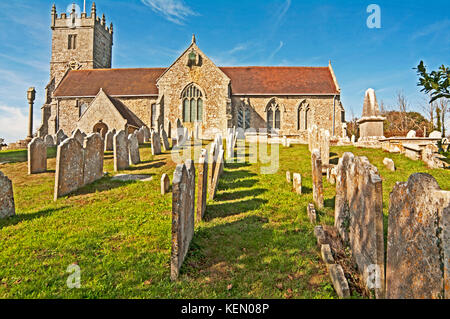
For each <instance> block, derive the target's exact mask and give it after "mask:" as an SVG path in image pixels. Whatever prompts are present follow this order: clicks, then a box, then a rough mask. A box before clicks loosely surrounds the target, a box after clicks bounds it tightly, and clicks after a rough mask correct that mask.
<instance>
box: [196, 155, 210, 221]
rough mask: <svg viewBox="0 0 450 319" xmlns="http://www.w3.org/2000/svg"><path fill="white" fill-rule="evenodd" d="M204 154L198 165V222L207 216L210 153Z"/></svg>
mask: <svg viewBox="0 0 450 319" xmlns="http://www.w3.org/2000/svg"><path fill="white" fill-rule="evenodd" d="M202 153H203V154H202V156H201V157H200V159H199V163H198V187H197V221H201V220H203V216H204V215H205V211H206V197H207V188H208V153H207V151H206V150H203V152H202Z"/></svg>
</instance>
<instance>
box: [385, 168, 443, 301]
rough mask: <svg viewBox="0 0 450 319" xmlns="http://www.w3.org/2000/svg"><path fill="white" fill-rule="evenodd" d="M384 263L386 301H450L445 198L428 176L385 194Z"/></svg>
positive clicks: (416, 178)
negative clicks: (386, 233) (385, 237)
mask: <svg viewBox="0 0 450 319" xmlns="http://www.w3.org/2000/svg"><path fill="white" fill-rule="evenodd" d="M388 225H389V227H388V237H387V262H386V297H387V298H389V299H431V298H432V299H450V192H449V191H443V190H441V188H440V187H439V185H438V183H437V182H436V180H435V179H434V178H433V177H432V176H431V175H428V174H423V173H417V174H414V175H411V176H410V178H409V179H408V182H407V183H397V184H396V185H395V186H394V189H393V191H392V192H391V194H390V206H389V220H388Z"/></svg>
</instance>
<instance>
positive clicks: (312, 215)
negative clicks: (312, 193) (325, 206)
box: [306, 203, 317, 224]
mask: <svg viewBox="0 0 450 319" xmlns="http://www.w3.org/2000/svg"><path fill="white" fill-rule="evenodd" d="M306 212H307V213H308V218H309V221H310V222H311V224H315V223H316V222H317V213H316V208H315V207H314V204H312V203H310V204H308V206H307V207H306Z"/></svg>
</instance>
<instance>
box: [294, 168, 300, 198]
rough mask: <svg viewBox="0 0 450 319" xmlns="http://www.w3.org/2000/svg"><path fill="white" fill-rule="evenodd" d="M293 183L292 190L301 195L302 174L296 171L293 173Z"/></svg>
mask: <svg viewBox="0 0 450 319" xmlns="http://www.w3.org/2000/svg"><path fill="white" fill-rule="evenodd" d="M293 181H294V182H293V185H294V191H295V192H296V193H297V194H299V195H301V194H302V176H301V175H300V174H298V173H294V177H293Z"/></svg>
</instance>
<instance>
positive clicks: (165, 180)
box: [161, 174, 170, 195]
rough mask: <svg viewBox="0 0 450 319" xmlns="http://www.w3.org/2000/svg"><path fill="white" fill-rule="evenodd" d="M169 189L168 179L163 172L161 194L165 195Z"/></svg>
mask: <svg viewBox="0 0 450 319" xmlns="http://www.w3.org/2000/svg"><path fill="white" fill-rule="evenodd" d="M169 189H170V179H169V176H168V175H167V174H163V176H162V177H161V195H165V194H167V193H168V192H169Z"/></svg>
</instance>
